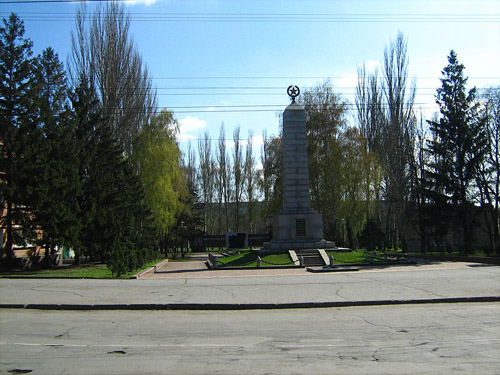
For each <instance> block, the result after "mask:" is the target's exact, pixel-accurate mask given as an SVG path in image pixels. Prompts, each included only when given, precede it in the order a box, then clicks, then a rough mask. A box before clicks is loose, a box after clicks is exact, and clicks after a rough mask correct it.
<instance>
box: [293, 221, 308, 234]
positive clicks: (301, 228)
mask: <svg viewBox="0 0 500 375" xmlns="http://www.w3.org/2000/svg"><path fill="white" fill-rule="evenodd" d="M295 236H296V237H305V236H306V219H295Z"/></svg>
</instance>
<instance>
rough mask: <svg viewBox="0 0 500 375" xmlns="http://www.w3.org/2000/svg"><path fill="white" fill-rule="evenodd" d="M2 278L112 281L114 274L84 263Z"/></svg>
mask: <svg viewBox="0 0 500 375" xmlns="http://www.w3.org/2000/svg"><path fill="white" fill-rule="evenodd" d="M162 260H163V259H156V260H155V261H153V262H150V263H148V264H145V265H144V266H143V267H141V268H139V269H137V270H135V271H132V272H128V273H126V274H124V275H121V276H120V277H119V278H120V279H129V278H130V277H131V276H133V275H135V274H136V273H138V272H140V271H142V270H144V269H146V268H148V267H151V266H154V265H155V264H156V263H158V262H161V261H162ZM0 277H15V278H17V277H19V278H22V277H53V278H57V277H75V278H96V279H112V278H116V277H113V275H112V273H111V271H110V270H108V268H107V267H106V265H105V264H102V263H84V264H82V265H80V266H67V267H59V268H56V269H50V270H36V271H9V272H1V273H0Z"/></svg>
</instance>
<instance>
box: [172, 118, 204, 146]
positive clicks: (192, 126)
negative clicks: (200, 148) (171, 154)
mask: <svg viewBox="0 0 500 375" xmlns="http://www.w3.org/2000/svg"><path fill="white" fill-rule="evenodd" d="M206 126H207V123H206V121H205V120H200V119H199V118H197V117H191V116H188V117H186V118H183V119H181V120H179V136H178V139H179V140H180V141H187V140H189V139H196V136H194V135H192V134H189V133H190V132H193V131H195V130H199V129H203V128H205V127H206Z"/></svg>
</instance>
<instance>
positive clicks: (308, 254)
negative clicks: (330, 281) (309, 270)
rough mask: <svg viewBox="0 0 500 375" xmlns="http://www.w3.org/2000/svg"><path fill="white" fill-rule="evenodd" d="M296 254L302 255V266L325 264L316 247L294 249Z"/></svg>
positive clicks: (320, 265)
mask: <svg viewBox="0 0 500 375" xmlns="http://www.w3.org/2000/svg"><path fill="white" fill-rule="evenodd" d="M295 252H296V253H297V256H298V257H299V259H300V257H302V259H303V260H304V266H306V267H322V266H326V263H325V261H324V258H323V257H322V256H321V254H320V251H319V250H318V249H308V250H295Z"/></svg>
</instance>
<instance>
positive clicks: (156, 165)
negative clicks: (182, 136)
mask: <svg viewBox="0 0 500 375" xmlns="http://www.w3.org/2000/svg"><path fill="white" fill-rule="evenodd" d="M177 130H178V129H177V123H176V122H175V120H174V119H173V115H172V113H171V112H168V111H162V112H160V113H159V114H158V115H157V116H156V117H155V118H153V121H151V123H150V124H147V125H146V126H144V127H143V129H142V131H141V133H140V135H139V137H138V139H137V142H136V146H135V148H134V153H133V156H132V159H133V163H134V166H135V170H137V171H138V175H139V179H140V181H141V183H142V186H143V188H144V192H145V196H144V199H145V203H146V205H147V207H148V208H149V210H150V211H151V214H152V220H153V224H154V226H155V228H157V229H158V231H159V234H160V235H165V234H166V233H167V232H168V231H169V229H170V228H171V227H172V226H173V225H174V224H175V222H176V218H177V216H178V215H179V214H180V213H181V212H182V211H183V209H184V207H183V201H182V199H183V198H184V197H185V196H186V195H187V191H186V187H185V180H184V175H183V172H182V169H181V165H180V164H181V160H180V158H181V152H180V150H179V147H178V146H177V144H176V142H175V135H176V133H177Z"/></svg>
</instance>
